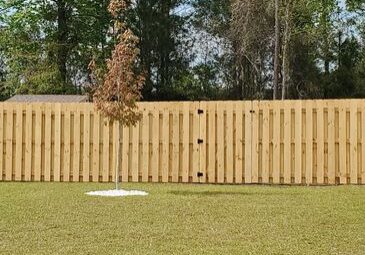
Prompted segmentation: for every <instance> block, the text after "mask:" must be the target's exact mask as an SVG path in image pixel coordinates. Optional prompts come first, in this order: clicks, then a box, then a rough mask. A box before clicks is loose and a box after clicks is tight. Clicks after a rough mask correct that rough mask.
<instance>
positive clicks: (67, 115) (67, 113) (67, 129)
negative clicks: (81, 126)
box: [63, 104, 99, 182]
mask: <svg viewBox="0 0 365 255" xmlns="http://www.w3.org/2000/svg"><path fill="white" fill-rule="evenodd" d="M63 109H64V122H65V124H64V130H63V134H64V136H63V137H64V150H63V153H64V167H63V181H65V182H69V181H70V177H71V166H70V163H71V109H70V106H69V105H68V104H66V105H65V106H64V108H63ZM98 162H99V161H98ZM94 181H96V180H94Z"/></svg>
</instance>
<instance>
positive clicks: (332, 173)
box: [327, 104, 336, 184]
mask: <svg viewBox="0 0 365 255" xmlns="http://www.w3.org/2000/svg"><path fill="white" fill-rule="evenodd" d="M327 141H328V183H329V184H336V168H335V155H336V153H335V107H334V105H333V104H329V105H328V138H327Z"/></svg>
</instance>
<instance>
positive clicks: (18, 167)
mask: <svg viewBox="0 0 365 255" xmlns="http://www.w3.org/2000/svg"><path fill="white" fill-rule="evenodd" d="M15 130H16V139H15V141H16V154H15V159H16V160H15V180H16V181H21V180H22V158H23V105H21V104H18V105H16V129H15ZM0 172H1V171H0Z"/></svg>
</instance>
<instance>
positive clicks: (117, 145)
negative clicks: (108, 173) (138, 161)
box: [112, 120, 122, 183]
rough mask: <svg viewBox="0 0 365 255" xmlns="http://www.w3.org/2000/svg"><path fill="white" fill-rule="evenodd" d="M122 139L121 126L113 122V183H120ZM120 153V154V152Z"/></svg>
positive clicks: (117, 122)
mask: <svg viewBox="0 0 365 255" xmlns="http://www.w3.org/2000/svg"><path fill="white" fill-rule="evenodd" d="M120 141H121V139H120V124H119V121H116V120H115V121H114V122H113V160H112V172H113V173H112V176H113V181H114V182H116V181H117V182H118V183H119V181H120V174H121V172H120V166H121V165H120V162H121V154H122V146H121V142H120ZM118 151H119V152H118Z"/></svg>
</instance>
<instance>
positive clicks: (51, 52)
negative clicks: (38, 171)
mask: <svg viewBox="0 0 365 255" xmlns="http://www.w3.org/2000/svg"><path fill="white" fill-rule="evenodd" d="M108 4H109V0H49V1H44V0H0V98H1V99H6V98H8V97H10V96H11V95H13V94H15V93H20V94H50V93H52V94H74V93H79V94H83V93H89V91H90V90H92V88H90V85H89V84H91V73H90V70H89V69H88V66H89V63H90V61H91V60H95V62H96V63H97V64H98V66H101V67H103V63H105V60H106V59H108V58H110V57H111V51H112V49H113V47H114V45H115V43H116V38H114V36H113V34H114V33H113V31H112V29H113V20H112V17H111V15H110V13H109V12H108V10H107V7H108ZM130 6H131V7H130V8H129V9H128V12H127V15H126V16H123V17H121V19H123V21H124V22H126V23H127V24H128V26H130V27H131V28H132V30H133V32H134V33H135V34H136V35H137V36H138V37H139V38H140V41H139V45H138V46H139V48H140V51H141V54H140V57H139V59H138V66H139V68H140V69H141V70H143V71H144V72H145V74H146V84H145V86H144V88H143V99H144V100H199V99H269V98H273V97H274V98H276V99H280V98H344V97H364V96H365V45H364V42H365V41H364V39H365V19H364V17H365V16H364V12H365V1H364V0H347V1H345V0H311V1H306V0H299V1H297V0H275V1H272V0H232V1H221V0H134V1H131V5H130Z"/></svg>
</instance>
